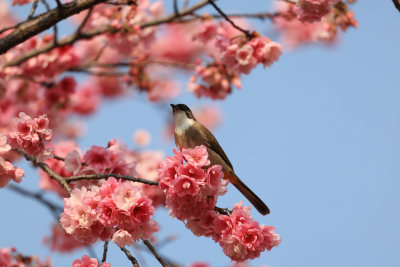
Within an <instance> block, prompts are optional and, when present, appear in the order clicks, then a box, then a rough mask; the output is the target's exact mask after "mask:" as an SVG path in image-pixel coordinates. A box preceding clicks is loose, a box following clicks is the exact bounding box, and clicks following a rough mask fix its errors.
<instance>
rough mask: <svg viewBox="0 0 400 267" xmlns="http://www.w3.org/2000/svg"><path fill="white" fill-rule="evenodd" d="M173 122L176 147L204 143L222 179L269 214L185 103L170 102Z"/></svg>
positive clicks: (262, 212) (267, 209)
mask: <svg viewBox="0 0 400 267" xmlns="http://www.w3.org/2000/svg"><path fill="white" fill-rule="evenodd" d="M171 107H172V112H173V114H174V123H175V132H174V136H175V144H176V146H177V147H178V148H194V147H196V146H200V145H204V146H205V147H206V148H207V152H208V158H209V160H210V162H211V165H217V164H218V165H221V166H222V171H223V172H224V179H229V181H230V182H231V183H232V184H233V185H234V186H235V187H236V188H237V189H238V190H239V191H240V192H241V193H242V194H243V195H244V196H245V197H246V198H247V199H248V200H249V201H250V202H251V204H253V206H254V207H255V208H256V209H257V210H258V211H259V212H260V213H261V214H262V215H267V214H269V208H268V207H267V205H265V204H264V202H263V201H262V200H261V199H260V198H259V197H258V196H257V195H256V194H254V193H253V191H251V190H250V188H248V187H247V186H246V185H245V184H244V183H243V182H242V180H240V179H239V177H238V176H237V175H236V174H235V172H234V171H233V167H232V164H231V162H230V161H229V159H228V157H227V156H226V154H225V152H224V150H223V149H222V147H221V146H220V145H219V143H218V141H217V139H216V138H215V137H214V135H213V134H212V133H211V132H210V131H209V130H208V129H207V128H206V127H205V126H204V125H202V124H201V123H200V122H198V121H197V120H196V118H195V117H194V116H193V113H192V111H191V110H190V109H189V108H188V107H187V106H186V105H185V104H178V105H173V104H171Z"/></svg>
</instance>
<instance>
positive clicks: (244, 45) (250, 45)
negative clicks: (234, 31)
mask: <svg viewBox="0 0 400 267" xmlns="http://www.w3.org/2000/svg"><path fill="white" fill-rule="evenodd" d="M217 46H218V48H219V49H220V51H221V61H222V63H223V64H224V65H225V66H226V67H227V68H228V69H229V70H230V71H232V72H234V73H239V74H240V73H245V74H249V73H250V71H251V70H252V69H253V68H255V67H256V66H257V65H258V64H263V65H264V67H266V66H271V65H272V64H273V63H274V62H275V61H277V60H278V59H279V57H280V56H281V54H282V47H281V45H280V44H278V43H276V42H273V41H271V40H270V39H268V38H266V37H255V38H252V39H251V40H249V41H247V39H243V38H241V39H239V38H236V39H231V40H229V39H226V38H219V39H218V41H217Z"/></svg>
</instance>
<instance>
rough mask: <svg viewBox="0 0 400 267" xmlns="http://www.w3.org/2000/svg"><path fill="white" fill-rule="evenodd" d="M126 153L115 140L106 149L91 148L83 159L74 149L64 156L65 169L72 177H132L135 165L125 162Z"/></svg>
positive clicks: (128, 161) (99, 147)
mask: <svg viewBox="0 0 400 267" xmlns="http://www.w3.org/2000/svg"><path fill="white" fill-rule="evenodd" d="M70 151H71V150H70ZM127 153H128V152H127V151H125V148H124V147H122V146H121V145H119V144H117V143H116V142H115V140H113V141H110V142H109V146H108V148H104V147H101V146H92V147H91V148H90V149H89V150H87V151H86V152H85V154H84V155H83V157H82V156H81V155H80V153H79V152H78V151H77V150H76V149H75V150H73V151H71V152H69V153H68V154H67V155H66V157H65V168H66V171H68V172H72V173H73V174H74V175H80V174H91V173H115V174H122V175H133V174H134V173H135V171H134V167H135V165H134V163H133V162H132V161H130V160H127V155H126V154H127ZM83 162H84V164H83Z"/></svg>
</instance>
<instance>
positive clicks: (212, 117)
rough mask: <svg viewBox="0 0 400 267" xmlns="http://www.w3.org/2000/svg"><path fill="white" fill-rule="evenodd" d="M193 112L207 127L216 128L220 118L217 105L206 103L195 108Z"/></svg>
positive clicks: (220, 113) (220, 114)
mask: <svg viewBox="0 0 400 267" xmlns="http://www.w3.org/2000/svg"><path fill="white" fill-rule="evenodd" d="M193 114H194V115H195V117H196V119H197V120H198V121H199V122H200V123H201V124H203V125H204V126H206V127H207V129H216V128H217V127H218V125H219V124H220V123H221V120H222V112H221V110H220V109H219V108H218V107H217V106H212V105H206V106H202V107H200V108H195V109H194V110H193Z"/></svg>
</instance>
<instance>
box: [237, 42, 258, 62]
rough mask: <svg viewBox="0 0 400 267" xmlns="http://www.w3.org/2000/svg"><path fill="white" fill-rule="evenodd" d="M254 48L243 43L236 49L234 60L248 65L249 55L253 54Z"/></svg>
mask: <svg viewBox="0 0 400 267" xmlns="http://www.w3.org/2000/svg"><path fill="white" fill-rule="evenodd" d="M253 52H254V49H253V48H252V47H251V46H250V45H244V46H242V47H241V48H239V49H238V50H236V61H237V62H238V63H239V64H240V65H248V64H249V63H250V59H251V56H252V55H253Z"/></svg>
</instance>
